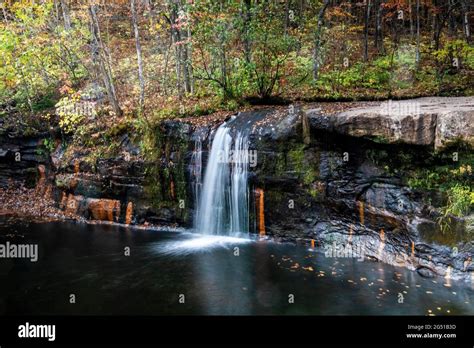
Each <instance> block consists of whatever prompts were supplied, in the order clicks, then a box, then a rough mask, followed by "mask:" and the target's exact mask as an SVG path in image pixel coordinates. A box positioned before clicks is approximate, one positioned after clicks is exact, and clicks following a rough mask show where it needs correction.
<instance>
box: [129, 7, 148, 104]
mask: <svg viewBox="0 0 474 348" xmlns="http://www.w3.org/2000/svg"><path fill="white" fill-rule="evenodd" d="M130 9H131V12H132V22H133V31H134V33H135V46H136V49H137V62H138V81H139V82H140V111H143V107H144V105H145V78H144V77H143V62H142V47H141V45H140V32H139V31H138V19H137V10H136V8H135V0H130Z"/></svg>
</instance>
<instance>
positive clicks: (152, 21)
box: [0, 0, 474, 144]
mask: <svg viewBox="0 0 474 348" xmlns="http://www.w3.org/2000/svg"><path fill="white" fill-rule="evenodd" d="M473 11H474V6H473V4H472V2H471V1H470V0H363V1H362V0H359V1H342V0H159V1H157V0H112V1H97V0H96V1H93V0H91V1H84V0H82V1H81V0H79V1H76V0H20V1H12V0H2V1H1V13H0V17H1V21H0V26H1V28H0V29H1V30H0V52H1V54H0V56H1V58H0V59H1V65H0V117H4V116H5V115H12V114H21V115H22V117H26V116H25V115H29V116H28V117H30V121H31V122H37V123H41V124H51V125H54V126H57V125H59V126H60V128H61V130H62V132H63V133H64V134H72V135H74V136H75V137H76V138H77V139H78V141H79V142H81V143H84V142H85V141H86V140H85V139H88V141H89V139H92V140H90V142H91V144H92V143H94V142H95V143H97V142H99V143H100V141H95V140H94V139H97V138H102V137H103V136H104V135H102V134H99V135H98V134H96V133H94V132H97V131H100V130H101V129H108V132H109V133H110V134H111V135H115V134H117V133H120V132H121V129H123V128H127V127H130V126H133V127H135V128H136V129H141V128H150V127H151V128H153V125H156V123H157V122H159V121H160V120H161V119H163V118H167V117H176V116H178V117H179V116H199V115H203V114H209V113H212V112H216V111H219V110H236V109H238V108H240V107H245V106H246V105H252V104H281V103H291V102H296V101H318V100H375V99H386V98H408V97H417V96H428V95H453V96H457V95H472V94H473V92H474V84H473V81H474V79H473V77H474V74H473V71H474V46H473V44H472V38H471V31H472V21H473V13H474V12H473ZM110 134H109V135H110ZM85 135H90V136H88V137H85ZM99 140H100V139H99ZM104 141H105V140H104Z"/></svg>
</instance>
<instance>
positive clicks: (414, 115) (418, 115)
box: [306, 97, 474, 151]
mask: <svg viewBox="0 0 474 348" xmlns="http://www.w3.org/2000/svg"><path fill="white" fill-rule="evenodd" d="M306 115H307V117H308V120H309V123H310V125H311V127H312V128H313V129H316V130H321V131H330V132H335V133H339V134H343V135H350V136H354V137H363V138H369V139H372V140H375V141H379V142H384V143H406V144H412V145H422V146H431V147H433V148H434V149H435V150H437V151H439V150H443V149H444V148H446V147H447V146H449V145H450V144H452V143H454V142H457V141H462V142H465V143H467V144H469V145H471V146H474V97H430V98H419V99H409V100H403V101H386V102H382V103H380V104H379V105H375V106H368V107H360V108H354V109H350V110H346V111H343V112H340V113H334V114H330V115H323V114H322V112H321V110H320V109H309V110H306Z"/></svg>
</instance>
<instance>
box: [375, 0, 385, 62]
mask: <svg viewBox="0 0 474 348" xmlns="http://www.w3.org/2000/svg"><path fill="white" fill-rule="evenodd" d="M374 6H375V10H376V11H377V12H376V15H375V39H374V41H375V48H376V49H377V52H378V53H383V51H384V48H383V31H382V13H383V0H382V1H380V0H377V1H376V2H375V3H374Z"/></svg>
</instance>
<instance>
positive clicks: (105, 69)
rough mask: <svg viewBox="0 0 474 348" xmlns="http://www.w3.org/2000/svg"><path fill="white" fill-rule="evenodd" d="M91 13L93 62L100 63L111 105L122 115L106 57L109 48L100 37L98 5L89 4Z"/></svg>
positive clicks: (116, 112)
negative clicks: (106, 47)
mask: <svg viewBox="0 0 474 348" xmlns="http://www.w3.org/2000/svg"><path fill="white" fill-rule="evenodd" d="M89 15H90V19H91V33H92V45H91V46H92V57H93V62H95V64H97V65H98V68H99V72H100V75H101V76H102V81H103V83H104V85H105V89H106V91H107V96H108V98H109V102H110V105H111V106H112V108H113V110H114V112H115V114H116V115H117V116H121V115H122V114H123V112H122V109H121V108H120V105H119V102H118V100H117V95H116V93H115V86H114V81H113V77H112V72H111V70H110V66H109V65H108V59H107V57H106V55H107V50H106V49H105V47H104V44H103V42H102V40H101V37H100V27H99V21H98V19H97V5H90V6H89Z"/></svg>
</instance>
